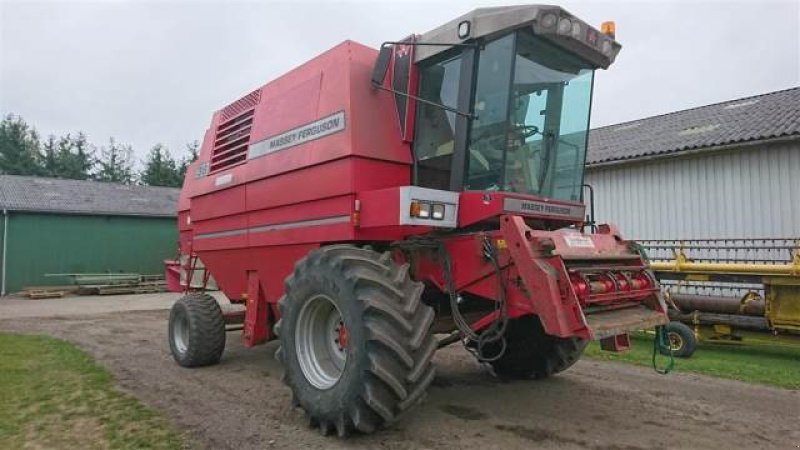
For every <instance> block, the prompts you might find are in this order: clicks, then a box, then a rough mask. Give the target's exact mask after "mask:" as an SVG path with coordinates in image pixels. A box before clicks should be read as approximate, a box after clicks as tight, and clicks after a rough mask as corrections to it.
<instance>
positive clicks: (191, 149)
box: [178, 141, 200, 184]
mask: <svg viewBox="0 0 800 450" xmlns="http://www.w3.org/2000/svg"><path fill="white" fill-rule="evenodd" d="M186 151H187V152H188V155H186V156H184V157H183V158H181V165H180V166H179V167H178V175H179V176H180V179H181V184H182V183H183V179H184V177H185V176H186V171H187V170H189V164H191V163H193V162H195V161H197V157H198V156H199V152H200V143H199V142H197V141H192V142H190V143H188V144H186Z"/></svg>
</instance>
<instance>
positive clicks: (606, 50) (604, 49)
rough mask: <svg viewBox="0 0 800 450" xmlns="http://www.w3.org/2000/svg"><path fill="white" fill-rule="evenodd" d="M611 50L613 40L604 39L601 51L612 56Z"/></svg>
mask: <svg viewBox="0 0 800 450" xmlns="http://www.w3.org/2000/svg"><path fill="white" fill-rule="evenodd" d="M611 50H612V46H611V41H609V40H604V41H603V43H602V44H600V51H601V52H603V54H604V55H606V56H611Z"/></svg>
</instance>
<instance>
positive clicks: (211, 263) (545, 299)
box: [178, 41, 666, 346]
mask: <svg viewBox="0 0 800 450" xmlns="http://www.w3.org/2000/svg"><path fill="white" fill-rule="evenodd" d="M376 56H377V51H376V50H373V49H370V48H367V47H364V46H362V45H360V44H356V43H354V42H349V41H347V42H344V43H342V44H340V45H338V46H336V47H334V48H333V49H331V50H329V51H327V52H325V53H323V54H322V55H320V56H318V57H317V58H315V59H313V60H311V61H309V62H307V63H306V64H303V65H302V66H300V67H297V68H296V69H294V70H292V71H290V72H289V73H287V74H286V75H284V76H282V77H280V78H278V79H276V80H274V81H272V82H270V83H268V84H266V85H264V86H262V87H261V88H259V89H257V90H256V91H253V92H252V93H250V94H248V95H247V96H245V97H243V98H242V99H240V100H237V101H236V102H234V103H232V104H231V105H228V106H227V107H225V108H223V109H221V110H220V111H217V112H216V113H215V114H214V116H213V119H212V123H211V127H210V128H209V130H208V131H207V132H206V135H205V139H204V142H203V145H202V146H201V150H200V155H199V158H198V161H196V162H195V163H193V164H192V165H191V166H190V168H189V170H188V173H187V176H186V180H185V182H184V186H183V189H182V191H181V196H180V199H179V204H178V208H179V212H178V227H179V230H180V249H181V252H182V253H184V254H194V255H197V256H199V258H200V259H201V260H202V262H203V263H204V264H205V266H206V268H207V269H208V270H209V271H210V273H211V274H213V276H214V278H215V280H216V282H217V284H218V285H219V287H220V289H222V291H223V292H224V293H225V295H226V296H228V297H229V298H230V299H231V300H232V301H246V305H247V312H246V314H245V317H244V322H245V323H244V332H243V335H244V339H245V344H246V345H247V346H252V345H256V344H258V343H260V342H263V341H265V340H267V339H271V338H272V337H273V334H272V332H271V329H270V327H271V324H272V323H274V321H275V320H277V314H278V312H277V309H276V307H275V305H276V303H277V302H278V300H279V299H280V297H281V296H282V295H283V290H284V280H285V278H286V277H287V276H289V275H290V274H291V272H292V270H293V268H294V265H295V263H296V262H297V261H298V260H299V259H301V258H302V257H303V256H305V255H306V254H308V252H310V251H312V250H313V249H315V248H318V247H319V246H320V245H325V244H328V243H334V242H357V241H369V242H371V243H379V244H388V243H390V242H392V241H395V240H401V239H404V238H407V237H409V236H411V235H424V234H430V233H431V231H433V230H434V228H432V227H428V226H410V225H400V217H401V215H403V214H408V211H402V209H403V208H401V200H400V192H401V191H400V188H401V187H402V186H408V185H409V184H410V182H411V163H412V159H411V147H410V144H409V142H408V141H404V140H403V138H402V133H401V132H400V131H399V130H398V116H397V110H396V108H395V104H394V96H393V95H391V94H389V93H386V92H383V91H380V90H377V89H371V88H369V86H370V76H371V72H372V65H373V63H374V61H375V58H376ZM409 79H410V81H409V84H410V85H412V87H413V86H416V83H417V73H416V68H415V66H414V65H413V64H412V68H411V71H410V74H409ZM408 108H409V112H408V114H407V115H406V124H407V125H408V124H409V123H410V125H408V126H410V127H412V128H407V129H406V131H407V134H406V136H407V138H410V137H411V135H410V134H409V132H410V130H413V116H414V114H413V109H414V102H410V104H409V106H408ZM315 135H318V136H319V137H314V136H315ZM256 149H258V151H256ZM509 201H512V202H517V203H515V204H517V205H522V206H520V208H519V209H520V210H519V211H516V210H515V211H510V210H509V209H508V207H507V204H509V203H508V202H509ZM519 202H523V203H519ZM525 202H527V203H525ZM458 203H459V214H458V217H457V220H458V228H459V229H460V228H464V227H470V226H476V225H480V226H478V227H476V228H478V229H485V230H487V231H477V232H472V233H463V234H453V233H451V234H448V235H447V236H444V237H439V238H438V239H439V240H440V241H441V242H442V244H443V245H444V247H445V248H446V250H447V252H448V253H449V254H450V255H451V259H452V274H453V279H454V283H455V288H456V290H457V291H458V292H460V293H464V294H470V295H474V296H477V297H480V298H482V299H485V300H488V301H495V300H496V299H498V298H499V297H500V292H499V291H498V289H499V284H498V280H497V277H496V272H495V267H494V266H493V265H492V264H490V263H489V261H487V260H486V258H485V257H484V253H483V245H484V242H485V239H490V240H491V242H492V243H493V245H495V246H496V247H497V249H498V250H499V264H500V267H501V273H502V277H503V280H504V285H505V287H504V292H505V297H506V299H507V302H508V303H507V306H508V308H507V310H508V317H509V318H515V317H519V316H522V315H527V314H538V315H540V317H541V318H542V322H543V324H544V327H545V330H546V331H547V332H548V333H549V334H552V335H556V336H562V337H566V336H579V337H582V338H594V337H604V335H602V336H601V335H596V334H595V333H594V332H593V331H592V324H591V323H590V322H591V321H590V320H588V319H587V317H586V314H584V313H585V309H586V308H591V307H596V306H597V305H600V304H602V305H603V307H609V308H617V307H620V305H622V306H626V305H630V304H634V303H636V304H638V303H644V302H650V303H649V304H651V307H652V308H651V309H654V310H655V309H658V307H659V305H663V303H661V302H660V300H659V299H658V298H657V285H656V284H655V281H654V280H652V284H649V283H650V281H648V280H649V279H648V278H647V277H646V276H644V275H640V272H642V271H644V269H645V264H644V262H643V261H642V260H641V258H640V257H639V256H638V255H637V254H635V253H633V252H632V250H631V249H630V248H629V247H628V246H627V243H626V242H624V241H622V239H621V238H620V237H619V233H618V232H617V231H616V230H615V229H613V228H612V227H608V228H604V229H603V232H604V234H597V235H591V237H589V238H588V239H589V240H590V241H591V243H592V246H591V247H592V248H591V249H589V248H587V247H585V246H583V247H582V246H580V245H578V246H574V245H572V244H571V242H570V239H572V240H575V239H577V238H574V237H573V238H571V237H570V236H569V235H568V233H575V232H574V231H570V232H566V231H563V230H558V231H547V230H557V229H558V228H561V227H565V226H577V225H580V224H581V223H582V221H583V205H582V204H581V203H578V202H564V201H556V200H550V199H545V198H539V197H535V196H523V195H517V194H507V193H500V192H463V193H460V194H459V200H458ZM530 205H533V206H530ZM534 206H535V207H534ZM559 210H566V211H569V214H568V215H564V214H560V213H558V211H559ZM403 217H405V216H403ZM575 242H578V243H579V244H580V242H584V244H585V241H581V240H580V239H577V240H576V241H575ZM586 261H596V262H597V264H596V265H599V266H598V267H595V266H592V265H589V266H587V265H586ZM413 263H414V265H415V267H414V273H415V277H416V278H417V279H418V280H424V281H426V282H427V283H428V284H429V285H431V286H434V287H436V288H437V289H438V290H439V291H447V286H446V285H445V282H444V276H443V272H442V270H443V268H442V262H441V260H440V259H439V258H438V257H435V256H434V255H427V256H426V254H425V252H420V253H419V254H418V255H417V257H416V258H414V259H413ZM578 266H580V267H578ZM600 266H601V267H600ZM621 267H624V270H622V269H621ZM653 305H655V306H653ZM493 314H494V313H493ZM664 317H666V315H664ZM496 318H497V315H496V314H494V315H492V314H490V315H488V316H486V317H484V318H483V319H481V320H479V321H478V322H476V323H475V324H473V327H475V328H476V329H479V328H482V327H485V326H486V325H488V324H490V323H491V322H492V321H493V320H496ZM608 322H609V321H608V320H606V321H605V322H603V324H604V326H605V325H608ZM613 325H614V324H613V323H612V324H611V325H608V329H612V330H613V329H615V328H614V327H613Z"/></svg>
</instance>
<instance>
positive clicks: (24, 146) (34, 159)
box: [0, 114, 44, 175]
mask: <svg viewBox="0 0 800 450" xmlns="http://www.w3.org/2000/svg"><path fill="white" fill-rule="evenodd" d="M41 159H42V154H41V150H40V143H39V135H38V134H37V133H36V130H34V129H33V128H32V127H30V126H29V125H28V124H27V123H26V122H25V121H24V120H23V119H22V117H19V116H13V115H11V114H9V115H7V116H6V117H5V118H3V120H2V121H0V173H4V174H10V175H42V174H43V172H44V170H43V169H42V166H41V165H40V162H41Z"/></svg>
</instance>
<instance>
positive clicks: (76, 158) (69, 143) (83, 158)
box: [53, 133, 95, 180]
mask: <svg viewBox="0 0 800 450" xmlns="http://www.w3.org/2000/svg"><path fill="white" fill-rule="evenodd" d="M57 159H58V173H57V174H56V175H53V176H57V177H59V178H70V179H73V180H87V179H89V178H90V176H91V171H92V168H93V167H94V164H95V159H94V151H93V150H92V148H91V147H90V145H89V142H88V141H87V140H86V135H84V134H83V133H78V135H77V136H75V137H72V136H71V135H69V134H68V135H66V136H63V137H61V139H59V141H58V156H57Z"/></svg>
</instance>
